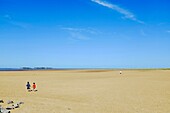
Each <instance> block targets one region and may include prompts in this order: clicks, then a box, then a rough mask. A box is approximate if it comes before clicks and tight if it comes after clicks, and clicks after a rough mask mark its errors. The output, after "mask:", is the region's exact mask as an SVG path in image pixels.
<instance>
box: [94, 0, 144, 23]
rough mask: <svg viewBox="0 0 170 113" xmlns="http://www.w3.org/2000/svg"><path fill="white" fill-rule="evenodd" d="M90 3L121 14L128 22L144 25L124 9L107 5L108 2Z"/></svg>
mask: <svg viewBox="0 0 170 113" xmlns="http://www.w3.org/2000/svg"><path fill="white" fill-rule="evenodd" d="M91 1H92V2H95V3H97V4H99V5H102V6H104V7H107V8H110V9H112V10H115V11H117V12H119V13H120V14H123V15H124V18H127V19H130V20H133V21H136V22H138V23H141V24H144V22H143V21H141V20H138V19H137V18H136V17H135V15H134V14H133V13H132V12H130V11H128V10H126V9H124V8H121V7H119V6H118V5H116V4H112V3H108V2H106V1H102V0H91Z"/></svg>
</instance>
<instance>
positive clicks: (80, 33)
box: [61, 27, 96, 41]
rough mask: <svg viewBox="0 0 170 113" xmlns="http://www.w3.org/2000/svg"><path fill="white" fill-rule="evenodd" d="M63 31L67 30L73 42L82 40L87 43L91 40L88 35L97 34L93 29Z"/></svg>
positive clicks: (68, 29)
mask: <svg viewBox="0 0 170 113" xmlns="http://www.w3.org/2000/svg"><path fill="white" fill-rule="evenodd" d="M61 29H62V30H66V31H67V32H68V33H69V34H70V37H69V38H70V39H72V40H82V41H85V40H86V41H87V40H90V37H89V36H87V34H95V33H96V32H95V31H93V30H91V29H83V28H72V27H64V28H61Z"/></svg>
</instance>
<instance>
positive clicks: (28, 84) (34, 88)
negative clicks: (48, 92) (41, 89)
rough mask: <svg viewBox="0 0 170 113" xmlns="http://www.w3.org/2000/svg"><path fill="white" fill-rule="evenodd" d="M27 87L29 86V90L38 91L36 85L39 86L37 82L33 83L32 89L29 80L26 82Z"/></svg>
mask: <svg viewBox="0 0 170 113" xmlns="http://www.w3.org/2000/svg"><path fill="white" fill-rule="evenodd" d="M26 87H27V90H28V91H32V90H33V91H36V87H37V85H36V84H35V82H34V83H33V84H32V90H31V85H30V83H29V82H27V84H26Z"/></svg>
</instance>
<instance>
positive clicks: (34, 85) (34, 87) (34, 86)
mask: <svg viewBox="0 0 170 113" xmlns="http://www.w3.org/2000/svg"><path fill="white" fill-rule="evenodd" d="M36 87H37V86H36V84H35V83H33V85H32V88H33V90H34V91H36V90H35V89H36Z"/></svg>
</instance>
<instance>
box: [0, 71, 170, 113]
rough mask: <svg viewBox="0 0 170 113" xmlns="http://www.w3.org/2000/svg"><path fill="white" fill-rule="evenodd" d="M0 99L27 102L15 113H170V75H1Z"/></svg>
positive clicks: (29, 72) (139, 73)
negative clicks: (35, 89)
mask: <svg viewBox="0 0 170 113" xmlns="http://www.w3.org/2000/svg"><path fill="white" fill-rule="evenodd" d="M27 81H30V82H31V83H32V82H36V83H37V87H38V92H27V91H26V87H25V85H26V82H27ZM0 99H3V100H5V101H7V100H14V101H16V102H17V101H24V102H25V104H24V105H22V106H21V108H19V109H16V110H13V111H12V113H170V71H169V70H124V71H123V74H122V75H120V74H119V71H117V70H114V71H110V70H108V71H107V70H99V71H91V70H82V71H80V70H79V71H78V70H65V71H18V72H17V71H16V72H0ZM0 105H1V104H0Z"/></svg>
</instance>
